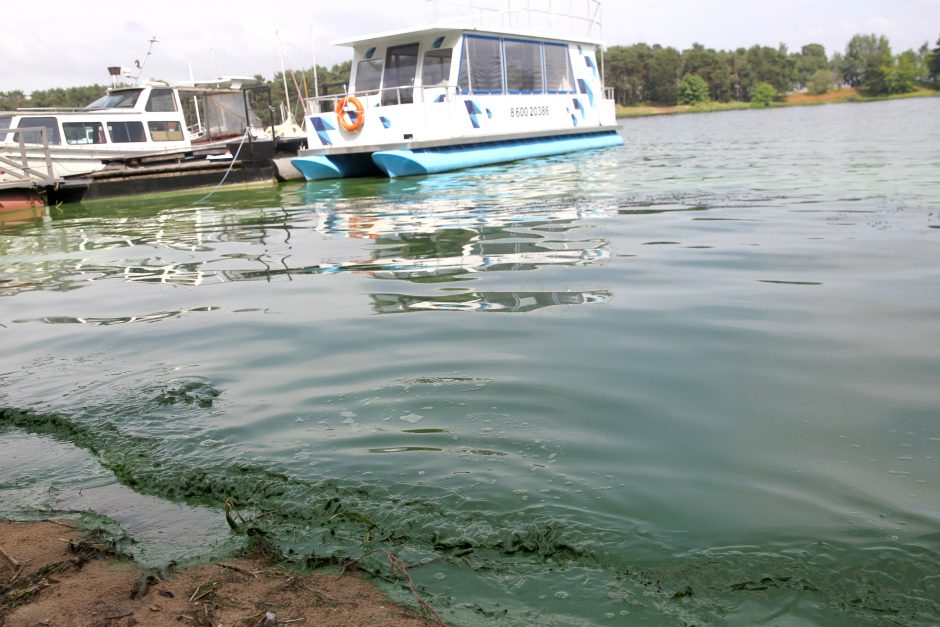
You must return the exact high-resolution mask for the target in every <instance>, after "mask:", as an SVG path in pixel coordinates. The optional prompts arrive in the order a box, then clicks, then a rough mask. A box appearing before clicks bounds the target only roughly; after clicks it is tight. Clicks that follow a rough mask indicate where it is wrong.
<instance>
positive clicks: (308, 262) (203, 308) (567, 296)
mask: <svg viewBox="0 0 940 627" xmlns="http://www.w3.org/2000/svg"><path fill="white" fill-rule="evenodd" d="M938 120H940V98H928V99H917V100H905V101H896V102H883V103H873V104H855V105H833V106H826V107H818V108H790V109H779V110H766V111H741V112H730V113H720V114H706V115H687V116H680V117H661V118H646V119H635V120H625V121H623V122H622V124H621V128H622V132H623V135H624V138H625V140H626V145H625V146H624V147H623V148H622V149H616V150H606V151H600V152H594V153H584V154H577V155H568V156H563V157H557V158H548V159H537V160H528V161H523V162H518V163H513V164H508V165H503V166H498V167H489V168H478V169H472V170H466V171H461V172H456V173H451V174H444V175H437V176H432V177H426V178H408V179H401V180H386V179H361V180H347V181H333V182H321V183H310V184H285V185H283V186H280V187H277V188H271V187H264V188H234V189H226V190H223V191H219V192H217V193H215V194H214V195H213V196H211V197H210V198H208V199H204V200H203V199H201V197H202V196H204V194H205V192H202V193H192V194H183V195H170V196H166V197H160V198H155V199H154V198H151V199H127V200H116V201H110V202H106V203H104V202H103V203H94V204H86V205H66V206H61V207H54V208H50V209H47V210H46V211H45V212H43V213H41V214H39V215H35V216H31V215H28V214H27V215H23V214H7V215H0V220H3V222H2V225H0V259H2V274H0V297H2V298H0V305H2V307H0V337H2V339H3V347H4V350H3V351H2V355H0V407H2V408H4V409H3V413H2V414H0V416H2V417H0V514H2V515H8V516H9V515H14V516H20V517H22V516H37V515H48V512H49V511H50V510H55V511H73V510H84V509H94V510H96V511H98V512H100V513H102V514H104V515H107V516H109V517H111V518H113V519H114V520H116V521H118V522H119V523H120V524H121V525H123V526H124V528H125V529H127V530H128V532H129V533H130V534H131V535H132V536H134V537H135V538H137V539H138V541H139V544H138V546H137V548H136V549H135V550H136V551H137V553H138V556H139V557H140V559H141V560H143V561H144V562H145V563H147V562H159V561H161V560H162V561H165V560H167V559H171V558H175V559H180V558H182V557H186V556H192V555H197V554H205V553H206V552H207V551H208V552H210V553H211V552H212V551H214V550H217V551H221V550H224V549H225V548H226V547H228V546H231V543H232V542H233V540H227V538H228V536H229V532H228V528H227V526H226V524H225V520H224V517H223V513H222V511H223V509H222V508H223V503H224V502H225V500H226V499H228V498H230V497H231V498H233V499H234V502H235V503H236V507H237V508H238V511H239V512H240V513H241V515H242V516H243V517H244V518H245V519H250V518H252V517H255V521H254V522H253V523H251V524H254V525H256V526H258V527H260V528H261V529H262V530H263V531H264V532H266V534H267V537H269V538H271V539H272V540H273V541H274V543H275V544H276V546H277V548H278V549H279V550H280V551H282V552H283V553H284V554H286V555H288V556H289V557H291V558H293V559H296V560H297V561H298V562H301V563H303V562H306V563H313V562H315V561H317V560H318V559H321V558H328V557H329V556H340V557H344V556H345V557H358V558H361V564H362V565H363V566H364V567H366V568H367V569H369V570H371V571H372V572H375V573H379V574H384V573H386V572H387V567H386V566H385V564H386V563H387V554H388V553H389V552H394V553H396V554H398V555H400V556H401V557H402V558H403V559H405V560H406V561H408V562H412V563H416V564H420V563H422V562H427V563H424V564H423V565H418V566H416V567H415V568H413V569H411V575H412V577H413V578H414V580H415V583H416V584H418V585H419V586H420V589H421V591H422V594H423V596H424V597H425V598H427V599H428V600H429V601H430V602H431V603H432V605H434V606H435V607H436V608H437V609H438V610H439V611H441V612H442V614H443V615H444V616H445V617H446V618H447V619H448V620H450V621H453V622H454V623H455V624H474V623H477V622H479V623H483V622H486V623H489V622H491V621H492V620H493V618H494V617H495V618H498V619H500V620H501V622H502V623H503V624H540V625H582V624H584V625H608V624H609V625H614V624H633V623H638V622H646V623H650V624H665V625H671V624H686V623H695V624H708V623H717V624H741V625H750V624H755V623H772V624H782V625H784V624H813V623H815V624H826V625H838V624H845V625H858V624H875V623H877V624H882V623H884V622H887V623H890V624H894V623H898V624H911V623H936V622H938V621H940V124H938V123H937V121H938ZM388 587H389V588H390V589H391V590H392V592H393V593H394V594H395V595H396V598H402V599H407V598H408V593H407V591H403V589H402V587H401V586H396V585H391V586H388Z"/></svg>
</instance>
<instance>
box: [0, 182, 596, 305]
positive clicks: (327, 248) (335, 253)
mask: <svg viewBox="0 0 940 627" xmlns="http://www.w3.org/2000/svg"><path fill="white" fill-rule="evenodd" d="M458 178H459V177H458ZM488 184H492V183H488ZM497 184H499V185H502V186H503V188H509V189H510V192H506V190H505V189H504V190H503V191H504V195H501V196H500V200H501V202H500V203H499V204H496V205H493V204H491V203H492V200H493V197H492V195H490V196H486V195H485V194H483V193H482V192H481V191H480V190H479V189H476V190H474V188H472V187H469V186H468V185H467V184H466V182H464V181H457V180H456V179H454V178H453V177H442V180H440V181H437V180H434V181H432V180H431V179H428V180H419V181H417V182H414V181H411V182H398V181H392V182H389V181H384V180H371V179H367V180H365V181H354V182H333V183H330V184H329V185H328V186H326V187H324V186H320V187H311V186H309V185H308V186H304V187H301V188H285V190H284V194H283V195H282V196H281V197H280V198H281V202H280V203H278V204H280V205H281V206H274V207H272V206H270V205H269V206H267V207H255V206H252V207H248V208H246V207H239V206H230V205H226V204H225V203H222V204H221V206H219V207H216V208H213V209H208V208H191V207H185V206H184V207H180V206H177V207H170V206H166V205H162V206H161V205H160V204H157V205H146V204H143V205H141V204H139V203H140V201H132V200H128V201H126V204H114V203H112V204H110V205H93V206H92V207H86V206H83V205H79V206H77V208H76V210H75V211H72V210H71V208H67V209H64V210H61V209H60V210H57V216H56V217H55V219H53V220H50V221H47V222H46V223H40V224H38V225H34V228H32V229H27V230H25V231H21V232H19V233H18V234H16V235H15V236H10V237H7V238H5V239H4V243H5V246H4V249H3V251H2V252H3V254H4V256H5V261H6V265H7V273H6V276H5V277H4V278H3V279H2V281H0V295H4V296H13V295H15V294H17V293H20V292H26V291H40V290H42V291H50V290H52V291H68V290H74V289H78V288H82V287H89V286H91V285H93V284H95V283H97V282H100V281H102V280H105V279H117V280H119V281H122V282H129V283H156V284H163V285H177V286H189V287H198V286H204V285H213V284H222V283H228V282H243V281H268V282H270V281H276V280H292V279H294V278H295V277H301V276H307V275H319V274H333V273H355V274H362V275H366V276H368V277H370V278H374V279H381V280H400V281H408V282H412V283H440V282H454V281H461V280H467V279H473V278H474V277H475V276H477V275H479V274H480V273H485V272H505V271H518V270H533V269H536V268H539V267H543V266H581V265H588V264H596V263H598V262H603V261H606V260H608V259H610V256H611V253H610V245H609V242H608V241H607V240H605V239H601V238H597V237H585V236H584V234H585V230H584V229H583V224H584V222H585V221H586V220H589V219H590V220H592V221H597V220H600V219H604V218H606V217H607V215H608V212H607V210H605V209H598V208H593V207H582V206H580V205H579V204H577V203H573V204H570V203H560V202H558V199H557V198H555V199H554V201H553V202H543V201H540V200H539V195H540V194H542V193H543V192H540V191H538V189H536V190H535V191H533V190H532V189H531V186H523V187H522V188H520V189H518V190H517V189H516V188H515V187H514V185H518V181H515V180H513V181H503V182H502V183H497ZM468 189H469V190H470V191H468ZM516 192H518V193H516ZM376 194H386V195H392V196H393V197H394V202H389V198H388V197H387V196H386V197H382V198H377V197H376ZM507 194H508V195H512V194H515V196H513V197H512V198H509V197H508V195H507ZM484 198H485V199H486V201H483V200H481V199H484ZM566 198H567V196H566ZM267 200H270V198H268V199H267ZM569 200H570V199H569ZM291 203H303V204H300V205H299V206H295V205H292V204H291ZM344 242H345V243H344ZM608 297H609V293H608V292H606V291H605V290H599V291H595V292H570V291H555V290H547V291H544V292H533V291H525V292H511V291H499V292H491V291H484V290H476V291H474V292H467V293H461V294H458V295H454V294H447V295H434V296H412V295H407V294H393V295H387V294H382V293H378V294H374V295H373V296H372V300H373V307H374V309H375V311H377V312H379V313H388V312H391V311H395V312H405V311H417V310H455V309H461V310H465V311H511V312H525V311H532V310H533V309H538V308H541V307H545V306H549V305H556V304H580V303H588V302H604V301H606V299H607V298H608ZM156 315H157V316H158V317H160V316H162V315H163V314H156ZM171 315H176V314H171ZM131 318H133V321H137V320H139V319H140V318H139V317H136V316H118V317H116V318H114V320H118V321H128V320H131ZM145 318H148V316H145ZM74 319H75V320H92V319H94V320H99V319H98V318H78V317H75V318H74ZM100 320H112V319H111V318H100ZM56 321H60V320H56Z"/></svg>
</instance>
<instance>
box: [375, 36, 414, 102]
mask: <svg viewBox="0 0 940 627" xmlns="http://www.w3.org/2000/svg"><path fill="white" fill-rule="evenodd" d="M417 73H418V44H405V45H404V46H392V47H391V48H389V49H388V52H387V53H386V54H385V79H384V80H383V81H382V88H383V90H382V104H383V105H393V104H406V103H411V102H414V91H413V89H412V88H413V87H414V84H415V76H416V75H417ZM400 87H405V88H407V89H398V88H400Z"/></svg>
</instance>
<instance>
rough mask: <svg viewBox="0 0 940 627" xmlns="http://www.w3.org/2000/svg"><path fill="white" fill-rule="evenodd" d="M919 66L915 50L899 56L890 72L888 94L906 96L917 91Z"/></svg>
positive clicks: (887, 83)
mask: <svg viewBox="0 0 940 627" xmlns="http://www.w3.org/2000/svg"><path fill="white" fill-rule="evenodd" d="M917 65H918V61H917V53H916V52H914V51H913V50H908V51H906V52H902V53H901V54H899V55H898V57H897V59H895V60H894V62H893V63H892V64H891V66H890V68H889V70H888V75H887V78H886V86H887V93H890V94H906V93H909V92H912V91H914V90H915V89H917V77H918V74H919V70H918V67H917Z"/></svg>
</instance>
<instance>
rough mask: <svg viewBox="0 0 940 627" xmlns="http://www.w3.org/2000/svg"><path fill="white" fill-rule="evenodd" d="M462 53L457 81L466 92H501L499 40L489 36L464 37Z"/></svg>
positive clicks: (501, 71)
mask: <svg viewBox="0 0 940 627" xmlns="http://www.w3.org/2000/svg"><path fill="white" fill-rule="evenodd" d="M463 46H464V48H463V49H464V53H463V55H461V56H462V59H461V64H460V78H459V80H458V83H459V85H460V89H461V91H464V92H467V93H502V91H503V62H502V56H501V55H500V52H499V47H500V46H499V40H498V39H494V38H491V37H477V36H473V35H467V36H466V37H464V44H463Z"/></svg>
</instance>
